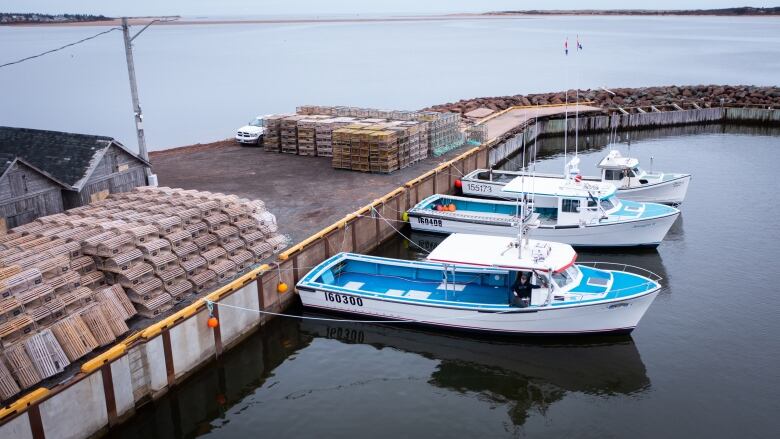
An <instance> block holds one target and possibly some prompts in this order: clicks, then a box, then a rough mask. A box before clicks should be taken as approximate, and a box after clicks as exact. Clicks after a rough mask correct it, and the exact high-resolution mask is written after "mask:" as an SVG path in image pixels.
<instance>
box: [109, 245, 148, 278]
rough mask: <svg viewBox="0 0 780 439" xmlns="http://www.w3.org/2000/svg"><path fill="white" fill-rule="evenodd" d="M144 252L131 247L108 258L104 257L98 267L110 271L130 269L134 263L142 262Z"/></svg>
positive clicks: (118, 271)
mask: <svg viewBox="0 0 780 439" xmlns="http://www.w3.org/2000/svg"><path fill="white" fill-rule="evenodd" d="M143 259H144V254H143V253H142V252H141V250H138V249H137V248H133V249H132V250H130V251H128V252H125V253H121V254H118V255H116V256H112V257H110V258H104V259H103V260H102V261H101V263H100V267H99V268H100V269H101V270H105V271H110V272H112V273H117V274H119V273H122V272H123V271H127V270H129V269H131V268H132V267H133V266H135V265H136V264H139V263H141V262H143Z"/></svg>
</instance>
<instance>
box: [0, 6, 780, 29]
mask: <svg viewBox="0 0 780 439" xmlns="http://www.w3.org/2000/svg"><path fill="white" fill-rule="evenodd" d="M539 15H547V16H554V15H583V16H585V15H591V16H598V15H600V16H605V15H610V16H617V15H642V16H675V15H680V16H682V15H685V16H713V15H715V16H732V17H736V16H780V7H770V8H751V7H740V8H725V9H689V10H655V9H609V10H599V9H568V10H567V9H561V10H541V9H532V10H526V11H493V12H483V13H456V14H444V15H408V16H404V15H396V16H379V17H361V16H360V14H354V15H345V16H343V17H320V16H316V15H312V16H300V17H286V18H270V17H269V18H258V17H247V18H209V17H202V18H197V19H193V18H184V17H181V16H160V17H156V16H146V17H128V22H129V23H130V25H145V24H148V23H150V22H151V21H158V22H159V24H161V25H199V24H279V23H353V22H413V21H452V20H479V19H482V20H495V19H508V20H511V19H518V18H524V17H528V18H531V17H530V16H539ZM119 23H120V19H119V18H115V17H106V16H104V15H91V14H56V15H52V14H39V13H15V12H10V13H9V12H0V25H22V26H25V25H28V26H36V25H43V26H46V25H49V26H116V25H118V24H119Z"/></svg>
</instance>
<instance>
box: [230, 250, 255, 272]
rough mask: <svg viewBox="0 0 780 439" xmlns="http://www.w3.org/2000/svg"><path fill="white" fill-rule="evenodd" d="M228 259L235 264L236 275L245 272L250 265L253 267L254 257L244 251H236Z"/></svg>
mask: <svg viewBox="0 0 780 439" xmlns="http://www.w3.org/2000/svg"><path fill="white" fill-rule="evenodd" d="M228 259H230V260H231V261H233V263H234V264H236V271H237V272H238V273H244V272H246V271H247V270H248V269H249V268H250V267H251V266H252V265H254V261H255V255H254V254H253V253H252V252H250V251H248V250H245V249H241V250H238V251H236V252H235V253H234V254H233V255H231V256H230V257H229V258H228Z"/></svg>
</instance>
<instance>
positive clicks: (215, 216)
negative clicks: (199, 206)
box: [203, 212, 230, 233]
mask: <svg viewBox="0 0 780 439" xmlns="http://www.w3.org/2000/svg"><path fill="white" fill-rule="evenodd" d="M203 222H204V223H206V226H207V227H208V230H209V231H210V232H212V233H213V232H214V231H215V230H219V229H221V228H223V227H225V226H227V225H228V224H229V223H230V221H229V218H228V216H227V215H225V214H224V213H219V212H215V213H212V214H210V215H204V216H203Z"/></svg>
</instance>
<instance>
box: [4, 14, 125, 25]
mask: <svg viewBox="0 0 780 439" xmlns="http://www.w3.org/2000/svg"><path fill="white" fill-rule="evenodd" d="M106 20H111V17H106V16H104V15H90V14H56V15H51V14H38V13H34V12H25V13H16V12H0V24H20V23H84V22H89V21H106Z"/></svg>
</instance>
